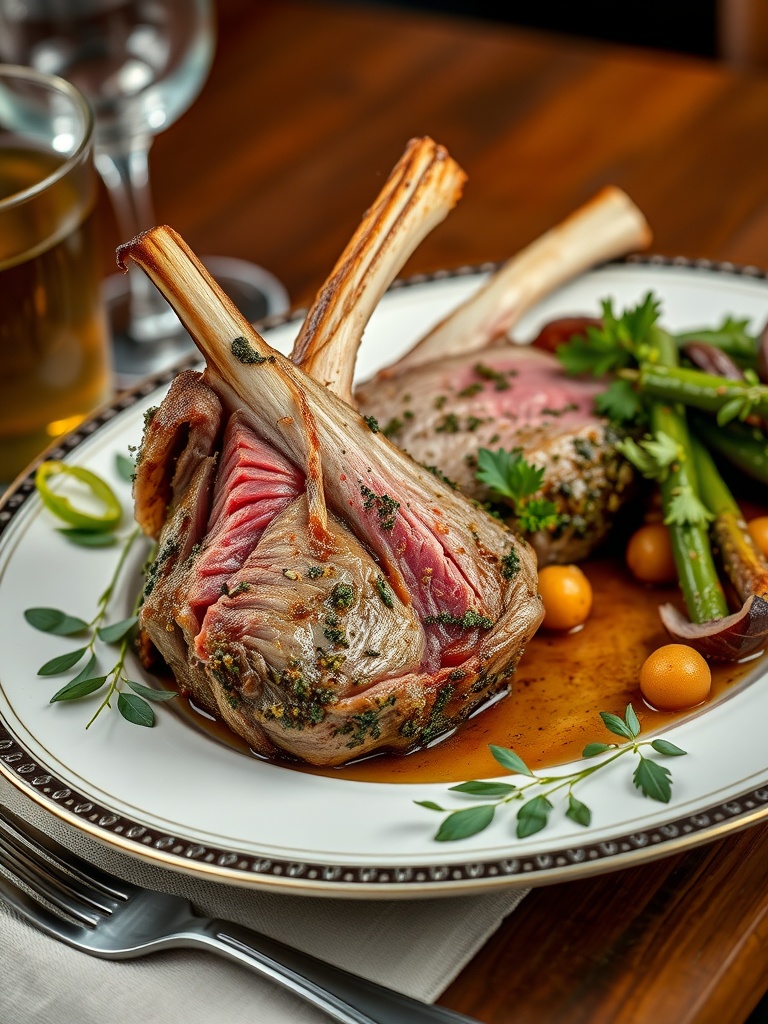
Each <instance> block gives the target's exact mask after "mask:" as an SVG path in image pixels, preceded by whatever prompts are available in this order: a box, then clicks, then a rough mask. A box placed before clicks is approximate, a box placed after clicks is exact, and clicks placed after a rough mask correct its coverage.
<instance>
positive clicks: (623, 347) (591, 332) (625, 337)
mask: <svg viewBox="0 0 768 1024" xmlns="http://www.w3.org/2000/svg"><path fill="white" fill-rule="evenodd" d="M600 305H601V308H602V318H601V319H602V326H601V327H588V328H587V331H586V335H585V336H581V335H577V336H576V337H574V338H572V339H571V340H570V341H567V342H565V344H563V345H559V346H558V348H557V358H558V359H559V360H560V362H561V363H562V365H563V367H564V368H565V370H566V372H567V373H569V374H571V375H572V376H580V375H582V374H585V373H591V374H593V376H595V377H605V376H606V375H607V374H609V373H614V372H615V371H616V370H620V369H623V368H624V367H626V366H632V365H634V364H635V363H640V362H644V361H645V360H647V359H651V360H652V359H653V341H652V332H653V328H654V327H655V325H656V323H657V321H658V319H659V315H660V312H661V304H660V302H659V300H658V299H656V298H654V296H653V293H652V292H648V293H647V294H646V296H645V298H644V299H643V300H642V302H640V303H639V304H638V305H637V306H634V307H629V308H627V309H626V310H624V312H623V313H621V314H619V315H617V314H616V313H615V312H614V309H613V302H612V301H611V299H604V300H603V301H602V302H601V304H600Z"/></svg>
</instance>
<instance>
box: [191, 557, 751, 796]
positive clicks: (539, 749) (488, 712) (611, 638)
mask: <svg viewBox="0 0 768 1024" xmlns="http://www.w3.org/2000/svg"><path fill="white" fill-rule="evenodd" d="M582 568H583V569H584V572H585V573H586V574H587V576H588V578H589V581H590V583H591V585H592V590H593V595H594V600H593V606H592V612H591V614H590V617H589V619H588V620H587V622H586V623H585V625H584V626H583V627H581V628H580V629H578V630H576V631H574V632H571V633H565V634H564V633H555V632H549V631H547V630H544V629H540V630H539V632H538V633H537V634H536V636H534V638H533V640H532V641H531V643H530V644H529V645H528V648H527V650H526V651H525V653H524V654H523V656H522V658H521V659H520V663H519V665H518V669H517V672H516V673H515V675H514V676H513V680H512V688H511V691H510V693H509V694H508V695H507V696H505V697H503V698H502V699H500V700H497V701H496V703H495V704H493V705H491V706H487V707H485V708H484V709H483V710H481V711H479V712H477V713H476V714H475V716H474V717H473V718H471V719H469V720H468V721H467V722H465V723H464V724H463V725H462V726H460V727H459V728H458V729H457V730H456V731H455V732H454V733H453V734H452V735H449V736H447V737H446V738H444V739H442V740H439V741H438V742H436V743H435V744H434V745H433V746H431V747H428V748H424V749H421V750H416V751H414V752H413V753H411V754H407V755H402V754H376V755H372V756H369V757H366V758H362V759H360V760H359V761H352V762H351V763H349V764H346V765H343V766H342V767H339V768H320V767H314V766H311V765H299V764H289V763H287V762H281V763H283V764H285V766H286V767H288V768H291V769H293V770H296V771H302V772H309V773H311V774H315V775H326V776H329V777H331V778H338V779H351V780H355V781H361V782H379V783H381V782H385V783H386V782H388V783H398V782H402V783H428V782H442V783H452V782H462V781H464V780H466V779H482V778H489V777H492V776H498V775H500V774H503V769H501V768H500V766H499V765H498V763H497V762H496V761H495V760H494V758H493V757H492V755H491V753H490V751H489V749H488V747H489V744H496V745H498V746H504V747H511V748H512V749H513V750H514V751H515V752H516V753H517V754H519V756H520V757H522V759H523V760H524V761H525V762H526V764H527V765H528V766H529V767H530V768H533V769H540V768H546V767H550V766H554V765H558V764H562V763H564V762H566V761H571V760H574V759H578V758H580V757H581V752H582V750H583V749H584V747H585V746H586V744H587V743H591V742H595V741H599V742H606V743H610V742H613V741H614V740H616V739H617V737H615V736H613V735H612V734H611V733H609V732H608V730H607V729H606V728H605V726H604V725H603V723H602V721H601V719H600V717H599V716H600V712H601V711H610V712H613V713H614V714H618V715H623V714H624V711H625V709H626V706H627V704H629V703H631V704H632V705H633V707H634V709H635V711H636V712H637V715H638V718H639V719H640V724H641V728H642V733H643V734H646V735H647V734H650V733H652V732H661V731H664V730H667V729H669V727H670V726H671V725H673V724H674V723H675V722H676V721H678V720H680V719H681V718H685V717H688V716H690V715H692V714H699V713H701V712H702V711H706V710H707V708H708V707H710V706H711V705H712V704H713V703H714V702H715V701H717V700H719V699H721V698H722V697H723V696H724V695H726V694H727V693H728V692H729V691H731V690H732V688H733V686H734V685H735V684H736V683H737V682H738V681H740V680H743V679H745V678H746V677H747V676H748V675H750V674H751V673H752V672H753V671H754V670H755V668H756V664H755V660H754V659H752V660H750V661H747V662H745V663H743V664H712V666H711V667H712V692H711V695H710V697H709V699H708V700H707V702H706V703H705V704H703V705H700V706H699V707H697V708H692V709H690V710H688V711H678V712H660V711H656V710H653V709H652V708H650V707H648V705H647V704H646V703H645V701H644V700H643V698H642V696H641V694H640V689H639V684H638V679H639V674H640V667H641V665H642V663H643V661H644V660H645V658H646V657H647V656H648V655H649V654H650V653H651V651H653V650H655V649H656V648H657V647H660V646H662V645H663V644H665V643H669V642H670V641H669V637H668V636H667V634H666V632H665V630H664V628H663V626H662V625H661V621H660V619H659V614H658V606H659V605H660V604H663V603H665V602H672V603H675V604H676V605H677V606H678V607H680V608H681V609H682V607H683V605H682V599H681V597H680V594H679V591H678V588H677V585H676V584H674V585H670V586H654V587H651V586H646V585H644V584H641V583H638V582H636V581H635V580H634V579H633V578H632V576H631V575H630V573H629V572H628V570H626V569H625V568H624V567H623V566H622V565H621V564H620V562H619V561H618V559H617V557H615V556H614V557H604V558H599V559H593V560H591V561H589V562H585V563H583V564H582ZM172 703H173V704H174V705H176V707H177V709H178V710H179V711H181V712H182V714H183V715H184V717H185V718H186V719H187V720H188V721H189V722H190V724H192V725H194V726H195V727H197V728H201V729H203V730H204V731H205V732H206V733H208V734H209V735H210V736H211V737H212V738H214V739H217V740H219V741H220V742H222V743H225V744H227V745H228V746H231V747H232V748H234V749H236V750H240V751H241V752H243V753H247V754H250V753H251V752H250V751H249V748H248V746H247V744H246V743H245V741H244V740H242V739H241V738H240V737H239V736H236V735H235V734H234V733H232V732H230V730H229V729H228V728H227V727H226V726H225V725H223V724H221V723H218V722H214V721H211V720H210V719H208V718H207V717H206V716H203V715H201V714H197V713H195V711H194V710H193V709H191V708H190V707H189V705H188V704H187V703H186V702H182V701H179V702H176V701H174V702H172ZM670 738H672V739H673V737H670Z"/></svg>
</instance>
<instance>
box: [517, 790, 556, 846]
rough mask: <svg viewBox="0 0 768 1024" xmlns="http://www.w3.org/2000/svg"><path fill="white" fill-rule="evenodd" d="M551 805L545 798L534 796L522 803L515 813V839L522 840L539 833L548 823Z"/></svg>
mask: <svg viewBox="0 0 768 1024" xmlns="http://www.w3.org/2000/svg"><path fill="white" fill-rule="evenodd" d="M551 810H552V804H551V803H550V802H549V800H547V798H546V797H545V796H535V797H533V799H532V800H528V802H527V803H524V804H523V805H522V807H521V808H520V810H519V811H518V812H517V830H516V831H517V838H518V839H524V838H525V836H532V835H533V834H534V832H541V830H542V829H543V828H544V827H545V825H546V824H547V822H548V821H549V812H550V811H551Z"/></svg>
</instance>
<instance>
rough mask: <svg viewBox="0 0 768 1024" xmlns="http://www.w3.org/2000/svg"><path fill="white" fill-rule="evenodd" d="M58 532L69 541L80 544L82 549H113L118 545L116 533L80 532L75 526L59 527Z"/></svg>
mask: <svg viewBox="0 0 768 1024" xmlns="http://www.w3.org/2000/svg"><path fill="white" fill-rule="evenodd" d="M56 530H57V532H58V533H62V534H63V535H64V536H65V537H66V538H67V540H68V541H71V542H72V543H73V544H79V545H80V547H82V548H111V547H112V546H113V545H114V544H116V543H117V537H116V536H115V534H114V533H103V532H102V533H99V532H98V531H96V530H80V529H78V528H77V527H75V526H57V527H56Z"/></svg>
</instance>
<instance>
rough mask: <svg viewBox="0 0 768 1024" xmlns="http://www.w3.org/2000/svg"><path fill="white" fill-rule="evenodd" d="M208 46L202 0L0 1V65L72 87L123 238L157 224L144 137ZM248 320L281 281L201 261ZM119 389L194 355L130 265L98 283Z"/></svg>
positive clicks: (174, 113)
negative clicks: (89, 125)
mask: <svg viewBox="0 0 768 1024" xmlns="http://www.w3.org/2000/svg"><path fill="white" fill-rule="evenodd" d="M215 41H216V26H215V18H214V9H213V3H212V0H0V58H3V59H5V60H14V61H15V62H17V63H23V64H27V65H30V66H32V67H35V68H37V69H38V70H41V71H45V72H49V73H55V74H58V75H61V76H62V77H64V78H66V79H68V80H69V81H71V82H73V83H74V84H75V85H76V86H77V87H78V88H79V89H80V91H81V92H82V93H83V94H84V95H85V96H86V97H87V98H88V99H89V101H90V103H91V105H92V107H93V110H94V114H95V131H94V143H95V162H96V167H97V169H98V170H99V172H100V174H101V176H102V178H103V180H104V182H105V184H106V186H107V190H108V192H109V195H110V197H111V199H112V202H113V206H114V210H115V215H116V219H117V223H118V229H119V231H120V234H121V236H122V240H123V241H129V240H130V239H131V238H133V237H134V236H135V235H137V234H139V233H140V232H141V231H144V230H146V229H147V228H150V227H153V226H155V224H157V223H158V222H157V220H156V219H155V215H154V209H153V204H152V197H151V192H150V184H149V151H150V147H151V144H152V140H153V138H154V136H155V135H156V134H157V133H158V132H161V131H163V130H165V129H166V128H168V127H169V125H171V124H173V122H174V121H176V119H177V118H178V117H179V116H180V115H181V114H182V113H184V111H185V110H186V109H187V108H188V107H189V106H190V105H191V104H192V103H193V101H194V100H195V98H196V97H197V96H198V94H199V92H200V90H201V89H202V87H203V85H204V83H205V81H206V79H207V77H208V73H209V70H210V67H211V62H212V59H213V54H214V49H215ZM203 262H205V263H206V264H207V266H208V269H209V270H210V271H211V273H212V274H213V275H214V276H215V277H216V279H217V280H218V281H219V283H220V284H221V286H222V287H223V289H224V290H225V291H226V292H227V293H228V294H229V296H230V298H232V299H233V301H234V302H235V303H236V305H238V307H239V308H240V309H241V311H242V312H243V313H244V314H245V316H246V317H247V318H248V319H249V320H252V321H253V320H257V319H261V317H263V316H266V315H268V314H272V313H278V312H283V311H284V310H285V309H287V307H288V295H287V292H286V291H285V288H284V287H283V286H282V284H281V283H280V282H279V281H278V280H277V279H276V278H275V277H274V276H273V275H272V274H270V273H269V272H268V271H266V270H264V269H263V268H261V267H258V266H255V265H254V264H251V263H248V262H246V261H244V260H235V259H227V258H220V257H210V258H207V259H205V258H204V260H203ZM105 297H106V301H107V309H108V312H109V320H110V327H111V333H112V342H113V362H114V368H115V373H116V376H117V380H118V383H119V384H127V383H130V382H131V380H132V379H136V378H138V377H141V376H144V375H145V374H147V373H150V372H154V371H157V370H159V369H162V368H164V367H165V366H166V365H169V364H170V363H171V362H173V361H174V360H175V359H177V358H178V357H179V356H180V355H182V354H184V353H186V352H188V351H192V350H193V346H192V343H191V340H190V338H189V336H188V335H187V334H186V332H185V331H184V330H183V328H182V327H181V324H180V323H179V320H178V318H177V316H176V314H175V313H174V312H173V310H172V309H171V308H170V306H168V305H167V303H166V302H165V300H164V299H163V298H162V296H161V295H160V293H159V292H158V291H157V289H156V288H155V286H154V285H153V284H152V283H151V282H150V281H149V279H148V278H147V277H146V276H145V275H144V274H143V273H142V272H141V271H140V270H138V268H136V267H132V268H131V269H129V271H128V273H127V275H123V274H119V275H117V274H116V275H115V276H113V277H111V278H109V279H108V280H107V282H106V286H105Z"/></svg>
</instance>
